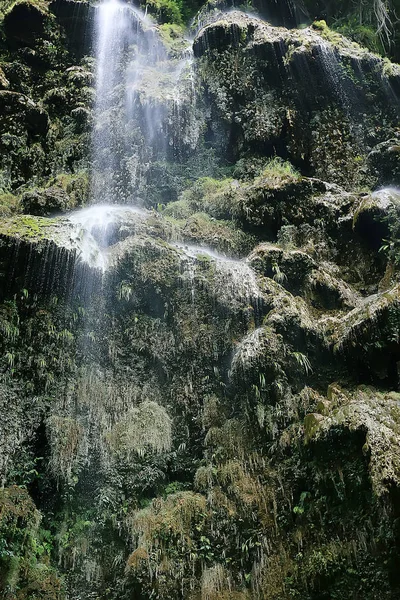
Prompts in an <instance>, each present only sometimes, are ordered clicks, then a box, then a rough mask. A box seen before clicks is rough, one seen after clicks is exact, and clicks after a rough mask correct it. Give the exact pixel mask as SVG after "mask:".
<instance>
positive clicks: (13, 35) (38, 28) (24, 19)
mask: <svg viewBox="0 0 400 600" xmlns="http://www.w3.org/2000/svg"><path fill="white" fill-rule="evenodd" d="M48 15H49V12H48V2H46V1H45V0H17V1H16V2H15V3H14V4H13V5H12V6H11V8H10V9H9V10H8V11H7V12H6V14H5V16H4V20H3V27H4V31H5V34H6V36H7V39H8V41H9V42H10V43H13V44H17V45H28V46H29V45H32V44H34V42H35V40H36V39H37V37H41V36H42V35H43V33H44V25H45V21H46V18H47V17H48Z"/></svg>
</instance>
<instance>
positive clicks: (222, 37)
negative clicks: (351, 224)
mask: <svg viewBox="0 0 400 600" xmlns="http://www.w3.org/2000/svg"><path fill="white" fill-rule="evenodd" d="M194 52H195V55H196V56H197V57H198V58H200V59H201V60H200V64H201V72H202V73H203V77H204V83H205V85H206V86H207V88H208V90H209V93H210V94H211V97H212V98H213V103H214V107H215V109H214V112H213V124H212V127H213V131H214V132H215V136H217V135H218V127H220V130H221V131H224V136H225V139H226V140H229V147H230V149H229V152H230V153H231V155H232V157H233V158H236V159H237V158H238V156H239V155H240V154H241V153H242V152H244V151H247V152H257V151H258V152H262V153H264V154H265V153H267V154H268V153H269V154H270V155H273V154H275V153H276V154H277V155H278V156H283V157H288V158H290V160H291V161H292V162H293V163H294V164H295V165H297V166H299V167H300V168H301V169H302V170H303V172H305V173H308V174H311V173H312V174H314V175H316V176H319V177H321V178H324V179H327V180H328V181H330V182H336V183H340V184H345V185H346V187H347V188H349V186H357V185H360V184H362V183H367V184H369V185H376V184H377V183H378V181H379V183H385V182H384V181H383V180H384V175H383V172H382V173H381V170H382V164H381V167H379V160H377V159H376V160H375V169H377V170H375V173H374V177H372V178H371V177H370V174H369V173H368V171H367V157H368V155H369V154H370V153H371V152H373V148H375V147H376V146H377V145H378V144H381V143H385V142H386V141H387V140H388V139H390V138H391V137H393V134H394V133H395V131H396V118H397V116H396V115H397V110H398V109H397V106H396V102H395V101H394V96H393V91H395V90H396V89H397V87H398V85H399V75H400V71H399V70H398V69H397V67H396V66H394V65H389V67H388V65H387V63H385V61H384V60H383V59H380V58H378V57H377V56H374V55H372V54H370V53H368V52H367V51H365V50H364V49H362V48H360V47H359V46H357V45H356V44H354V43H352V42H349V41H348V40H346V39H345V38H343V37H342V36H340V35H339V34H337V33H334V32H331V31H330V30H329V29H328V28H327V27H326V26H325V25H323V24H322V25H319V24H317V25H315V26H314V27H311V28H307V29H304V30H287V29H284V28H279V27H272V26H271V25H269V24H267V23H265V22H263V21H261V20H257V19H254V18H252V17H249V16H247V15H244V14H242V13H238V12H233V13H229V14H226V15H223V16H221V18H220V19H219V20H218V19H217V20H216V21H215V22H212V23H211V24H209V25H207V26H205V27H204V28H203V29H201V30H200V32H199V33H198V35H197V37H196V39H195V42H194ZM232 65H235V68H232ZM365 75H367V76H365ZM378 97H379V98H380V100H379V106H380V108H379V110H378V112H377V111H376V101H377V98H378ZM360 104H361V105H362V106H363V112H362V115H361V113H360V112H359V106H360ZM384 107H385V108H384ZM381 111H383V112H381ZM378 113H379V115H378ZM384 115H385V116H384ZM382 120H385V122H386V124H387V128H386V127H385V131H382V129H381V127H380V124H381V123H382ZM220 143H221V146H222V148H223V149H224V151H225V152H227V151H228V148H227V146H224V142H223V139H221V141H220ZM375 152H379V151H378V150H375ZM373 156H374V154H371V159H372V157H373ZM392 158H393V160H395V153H392ZM391 182H392V183H393V182H394V181H393V176H392V178H391Z"/></svg>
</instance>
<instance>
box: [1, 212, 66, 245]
mask: <svg viewBox="0 0 400 600" xmlns="http://www.w3.org/2000/svg"><path fill="white" fill-rule="evenodd" d="M55 224H56V221H55V220H54V219H46V218H44V217H33V216H30V215H21V216H18V217H14V218H12V219H9V220H7V221H4V222H3V223H2V224H1V226H0V233H1V234H2V235H6V236H9V237H17V238H21V239H25V240H29V241H40V240H43V239H45V238H46V237H47V236H49V235H51V233H52V232H53V231H54V225H55Z"/></svg>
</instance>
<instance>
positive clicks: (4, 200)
mask: <svg viewBox="0 0 400 600" xmlns="http://www.w3.org/2000/svg"><path fill="white" fill-rule="evenodd" d="M20 211H21V203H20V200H19V198H18V197H17V196H14V194H11V193H10V192H5V193H2V194H0V216H1V217H10V216H11V215H14V214H16V213H19V212H20Z"/></svg>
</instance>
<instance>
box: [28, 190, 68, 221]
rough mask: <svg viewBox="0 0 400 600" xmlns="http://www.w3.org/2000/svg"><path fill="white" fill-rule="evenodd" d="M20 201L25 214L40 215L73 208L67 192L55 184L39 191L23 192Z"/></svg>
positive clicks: (62, 211) (59, 212)
mask: <svg viewBox="0 0 400 600" xmlns="http://www.w3.org/2000/svg"><path fill="white" fill-rule="evenodd" d="M21 203H22V206H23V210H24V213H25V214H28V215H38V216H42V217H43V216H49V215H54V214H61V213H64V212H66V211H68V210H70V209H72V208H75V206H74V204H73V203H72V202H71V198H70V196H69V195H68V193H67V192H66V191H65V190H63V189H62V188H60V187H58V186H55V185H54V186H51V187H49V188H47V189H44V190H41V191H40V190H37V191H33V192H25V194H23V196H22V199H21Z"/></svg>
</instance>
